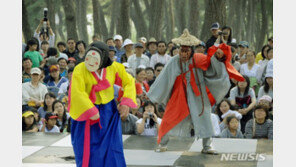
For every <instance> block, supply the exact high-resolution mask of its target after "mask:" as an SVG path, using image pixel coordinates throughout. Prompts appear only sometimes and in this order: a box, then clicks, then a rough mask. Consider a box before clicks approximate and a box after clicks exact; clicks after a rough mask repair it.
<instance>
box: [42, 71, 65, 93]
mask: <svg viewBox="0 0 296 167" xmlns="http://www.w3.org/2000/svg"><path fill="white" fill-rule="evenodd" d="M49 72H50V78H49V81H48V82H47V84H46V85H47V87H48V89H49V90H50V91H51V92H53V93H54V94H55V95H56V96H58V92H59V88H60V87H61V85H62V84H63V83H64V82H68V79H67V78H65V77H61V76H60V69H59V67H58V66H57V65H52V66H51V67H50V68H49Z"/></svg>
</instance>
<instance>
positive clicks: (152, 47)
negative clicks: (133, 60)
mask: <svg viewBox="0 0 296 167" xmlns="http://www.w3.org/2000/svg"><path fill="white" fill-rule="evenodd" d="M147 48H148V52H147V54H146V55H147V56H148V57H149V58H151V57H152V55H154V54H155V53H156V52H157V41H156V39H155V38H153V37H152V38H150V39H149V42H148V43H147ZM152 68H153V67H152Z"/></svg>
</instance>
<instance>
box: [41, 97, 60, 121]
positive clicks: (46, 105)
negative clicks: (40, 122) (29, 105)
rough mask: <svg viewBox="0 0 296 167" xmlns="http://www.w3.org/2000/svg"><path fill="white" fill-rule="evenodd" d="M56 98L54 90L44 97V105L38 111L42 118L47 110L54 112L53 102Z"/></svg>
mask: <svg viewBox="0 0 296 167" xmlns="http://www.w3.org/2000/svg"><path fill="white" fill-rule="evenodd" d="M55 100H56V96H55V95H54V94H53V93H52V92H48V93H46V94H45V97H44V102H43V104H44V106H43V107H42V106H41V107H39V109H38V113H39V115H40V117H41V118H45V114H46V112H53V109H52V103H53V102H54V101H55Z"/></svg>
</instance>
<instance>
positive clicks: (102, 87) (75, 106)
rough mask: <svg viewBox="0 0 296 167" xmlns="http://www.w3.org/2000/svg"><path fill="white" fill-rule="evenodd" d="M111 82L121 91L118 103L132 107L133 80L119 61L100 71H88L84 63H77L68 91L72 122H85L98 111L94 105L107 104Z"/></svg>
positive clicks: (134, 96) (134, 95) (111, 96)
mask: <svg viewBox="0 0 296 167" xmlns="http://www.w3.org/2000/svg"><path fill="white" fill-rule="evenodd" d="M114 84H117V85H119V86H121V87H122V88H123V90H124V93H123V97H122V98H121V100H120V105H127V106H129V107H131V108H136V107H137V105H136V104H137V103H136V88H135V80H134V78H133V77H132V76H131V75H130V74H128V73H127V72H126V71H125V68H124V66H123V65H122V64H120V63H117V62H113V63H112V65H111V66H108V67H107V68H103V69H102V70H101V73H100V74H98V72H90V71H88V70H87V68H86V66H85V63H84V62H82V63H80V64H79V65H77V66H76V67H75V69H74V71H73V75H72V80H71V83H70V88H69V93H68V94H69V104H68V111H69V112H70V116H71V117H72V118H73V119H74V120H76V121H85V120H88V119H89V118H90V117H92V116H94V115H95V114H97V113H98V112H99V111H98V109H97V107H96V106H95V104H98V105H99V104H107V103H109V102H110V101H112V100H113V99H114V88H113V85H114Z"/></svg>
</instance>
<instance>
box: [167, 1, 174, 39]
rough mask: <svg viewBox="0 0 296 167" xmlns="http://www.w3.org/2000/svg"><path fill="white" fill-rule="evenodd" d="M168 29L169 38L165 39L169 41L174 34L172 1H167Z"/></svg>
mask: <svg viewBox="0 0 296 167" xmlns="http://www.w3.org/2000/svg"><path fill="white" fill-rule="evenodd" d="M168 20H170V21H169V23H170V24H169V25H168V26H169V27H170V32H169V36H168V37H167V38H169V39H170V40H172V39H173V38H174V34H175V13H174V1H173V0H169V18H168Z"/></svg>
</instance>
